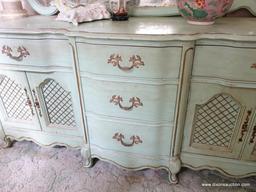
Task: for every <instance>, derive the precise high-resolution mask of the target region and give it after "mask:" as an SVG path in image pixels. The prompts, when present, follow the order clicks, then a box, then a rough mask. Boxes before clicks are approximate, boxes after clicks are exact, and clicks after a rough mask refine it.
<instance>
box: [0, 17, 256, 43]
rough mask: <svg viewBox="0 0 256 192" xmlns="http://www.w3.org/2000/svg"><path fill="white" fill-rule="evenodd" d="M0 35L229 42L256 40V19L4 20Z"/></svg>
mask: <svg viewBox="0 0 256 192" xmlns="http://www.w3.org/2000/svg"><path fill="white" fill-rule="evenodd" d="M0 33H2V34H3V33H8V34H64V35H67V36H81V37H88V38H108V39H135V40H136V39H140V40H152V39H153V40H195V39H202V38H209V39H230V40H245V41H256V18H239V17H233V18H232V17H229V18H227V17H226V18H220V19H217V20H216V23H215V24H214V25H210V26H196V25H190V24H187V23H186V21H185V20H184V19H183V18H182V17H133V18H132V17H131V18H129V20H128V21H120V22H113V21H111V20H100V21H94V22H89V23H83V24H80V25H79V26H74V25H73V24H70V23H67V22H62V21H56V20H55V16H51V17H49V16H32V17H27V18H19V19H15V20H1V21H0Z"/></svg>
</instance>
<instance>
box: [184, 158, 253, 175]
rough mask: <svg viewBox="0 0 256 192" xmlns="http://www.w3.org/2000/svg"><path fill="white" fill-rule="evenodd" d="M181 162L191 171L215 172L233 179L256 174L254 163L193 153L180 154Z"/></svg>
mask: <svg viewBox="0 0 256 192" xmlns="http://www.w3.org/2000/svg"><path fill="white" fill-rule="evenodd" d="M181 160H182V162H183V166H184V167H188V168H191V169H193V170H202V169H210V170H217V171H219V172H221V173H222V174H223V175H226V176H228V177H233V178H241V177H249V176H254V175H255V174H256V164H255V162H245V161H239V160H234V159H229V158H220V157H215V156H208V155H200V154H195V153H194V154H193V153H182V154H181Z"/></svg>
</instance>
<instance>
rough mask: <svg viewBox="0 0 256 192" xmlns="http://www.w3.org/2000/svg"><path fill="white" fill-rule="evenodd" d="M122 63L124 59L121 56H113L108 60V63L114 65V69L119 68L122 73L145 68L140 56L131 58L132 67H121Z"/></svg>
mask: <svg viewBox="0 0 256 192" xmlns="http://www.w3.org/2000/svg"><path fill="white" fill-rule="evenodd" d="M120 62H122V57H121V56H120V55H119V54H112V55H110V57H109V59H108V63H110V64H112V65H113V66H114V67H115V66H117V67H118V68H119V69H120V70H122V71H130V70H132V69H133V68H139V67H140V66H144V62H143V61H142V59H141V57H140V56H139V55H133V56H131V57H130V59H129V62H131V63H132V65H131V66H130V67H125V66H121V65H120Z"/></svg>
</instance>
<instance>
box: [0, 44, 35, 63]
mask: <svg viewBox="0 0 256 192" xmlns="http://www.w3.org/2000/svg"><path fill="white" fill-rule="evenodd" d="M17 52H18V53H19V55H18V56H13V55H12V48H10V47H9V46H8V45H4V46H3V47H2V54H6V55H7V56H8V57H10V58H11V59H13V60H15V61H22V60H23V58H26V57H27V56H28V55H30V53H29V52H28V50H27V49H26V48H25V47H23V46H19V47H18V48H17Z"/></svg>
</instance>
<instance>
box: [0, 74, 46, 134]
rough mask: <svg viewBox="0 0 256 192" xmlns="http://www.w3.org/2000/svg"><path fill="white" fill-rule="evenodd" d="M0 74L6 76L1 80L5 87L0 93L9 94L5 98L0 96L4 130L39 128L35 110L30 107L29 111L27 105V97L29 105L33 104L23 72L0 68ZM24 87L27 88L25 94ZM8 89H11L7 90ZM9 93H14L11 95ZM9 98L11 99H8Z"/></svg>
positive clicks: (0, 110)
mask: <svg viewBox="0 0 256 192" xmlns="http://www.w3.org/2000/svg"><path fill="white" fill-rule="evenodd" d="M0 76H1V77H2V76H5V77H6V80H5V81H1V84H2V83H3V84H4V85H3V86H5V87H6V88H5V89H4V90H3V91H4V92H2V93H1V95H2V94H3V95H7V96H8V95H9V96H8V97H5V99H4V98H3V97H1V98H0V114H1V115H0V118H1V122H2V126H3V128H4V130H5V129H19V130H21V131H24V130H38V131H39V130H41V126H40V124H39V121H38V118H37V114H36V112H35V110H34V109H33V107H32V108H31V109H32V111H31V109H30V107H29V106H28V99H29V101H31V106H33V105H34V103H33V101H32V95H31V92H30V89H29V85H28V81H27V78H26V74H25V72H18V71H7V70H0ZM1 79H2V78H1ZM24 89H26V90H27V96H26V94H25V91H24ZM9 90H13V91H11V92H9ZM11 94H15V95H12V97H11ZM9 98H10V99H11V100H12V101H11V100H9ZM7 106H9V107H8V109H9V110H8V111H10V112H9V115H8V112H7V108H6V107H7ZM13 114H14V115H13Z"/></svg>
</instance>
